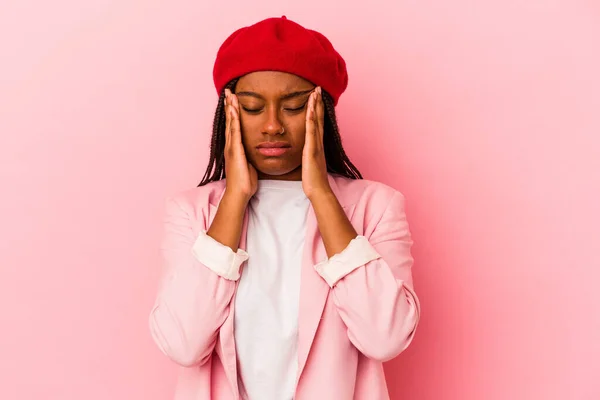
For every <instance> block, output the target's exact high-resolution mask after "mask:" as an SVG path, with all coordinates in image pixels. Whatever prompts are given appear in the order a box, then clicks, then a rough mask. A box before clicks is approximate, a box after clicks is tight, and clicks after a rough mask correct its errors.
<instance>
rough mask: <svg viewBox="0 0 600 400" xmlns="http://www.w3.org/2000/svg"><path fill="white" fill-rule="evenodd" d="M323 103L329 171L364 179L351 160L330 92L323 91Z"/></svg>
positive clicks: (324, 136) (324, 144)
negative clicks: (343, 144)
mask: <svg viewBox="0 0 600 400" xmlns="http://www.w3.org/2000/svg"><path fill="white" fill-rule="evenodd" d="M322 93H323V105H324V107H325V116H324V124H325V126H324V130H325V132H324V134H323V147H324V149H325V160H326V162H327V171H328V172H332V173H336V174H339V175H343V176H345V177H347V178H351V179H362V178H363V177H362V174H361V173H360V171H359V170H358V168H356V166H355V165H354V164H353V163H352V161H350V158H348V155H347V154H346V151H344V146H342V137H341V135H340V131H339V128H338V124H337V117H336V114H335V106H334V105H333V98H332V97H331V95H330V94H329V93H327V92H326V91H323V92H322Z"/></svg>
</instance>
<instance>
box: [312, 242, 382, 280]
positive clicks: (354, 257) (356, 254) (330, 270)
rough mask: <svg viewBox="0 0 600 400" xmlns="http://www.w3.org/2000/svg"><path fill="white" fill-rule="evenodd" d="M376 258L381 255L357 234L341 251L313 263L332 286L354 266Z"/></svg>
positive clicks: (356, 266) (353, 268) (352, 269)
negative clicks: (315, 263)
mask: <svg viewBox="0 0 600 400" xmlns="http://www.w3.org/2000/svg"><path fill="white" fill-rule="evenodd" d="M378 258H381V256H380V255H379V254H378V253H377V251H376V250H375V248H374V247H373V246H372V245H371V243H369V240H368V239H367V238H366V237H364V236H361V235H358V236H357V237H356V238H354V239H352V240H351V241H350V243H348V246H346V248H345V249H344V250H342V252H340V253H338V254H335V255H334V256H332V257H330V258H329V259H327V260H325V261H322V262H320V263H318V264H317V265H315V270H316V271H317V273H318V274H319V275H321V277H322V278H323V279H325V281H326V282H327V284H328V285H329V287H334V286H335V284H336V283H337V282H338V281H339V280H340V279H342V278H343V277H345V276H346V275H348V274H349V273H350V272H352V271H354V270H355V269H356V268H358V267H361V266H363V265H365V264H367V263H368V262H370V261H373V260H376V259H378Z"/></svg>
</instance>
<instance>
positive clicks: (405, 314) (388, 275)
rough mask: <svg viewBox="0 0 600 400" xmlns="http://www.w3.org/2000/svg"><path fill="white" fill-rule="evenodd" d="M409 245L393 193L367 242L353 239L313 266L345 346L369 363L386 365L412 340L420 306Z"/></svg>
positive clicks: (362, 238) (401, 199) (401, 200)
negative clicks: (333, 309) (335, 311)
mask: <svg viewBox="0 0 600 400" xmlns="http://www.w3.org/2000/svg"><path fill="white" fill-rule="evenodd" d="M412 243H413V242H412V239H411V234H410V231H409V227H408V223H407V219H406V215H405V211H404V196H403V195H402V194H401V193H399V192H395V193H394V195H393V196H392V199H391V201H390V203H389V204H388V206H387V207H386V210H385V211H384V213H383V215H382V217H381V219H380V221H379V222H378V223H377V225H376V226H375V228H374V230H373V232H372V233H371V234H370V235H369V237H368V238H367V237H365V236H361V235H359V236H357V237H356V238H355V239H353V240H352V241H351V242H350V244H349V245H348V246H347V247H346V248H345V249H344V250H343V251H342V252H341V253H339V254H336V255H334V256H332V257H331V258H329V259H328V260H326V261H324V262H322V263H319V264H317V265H316V266H315V269H316V271H317V272H318V273H319V274H320V275H321V277H322V278H323V279H324V280H325V281H326V282H327V283H328V284H329V286H330V287H331V290H332V295H333V300H334V303H335V305H336V307H337V309H338V312H339V314H340V317H341V318H342V320H343V321H344V324H345V325H346V327H347V329H348V330H347V333H348V337H349V339H350V341H351V342H352V343H353V344H354V346H355V347H356V348H357V349H358V350H359V351H360V352H361V353H363V354H364V355H365V356H367V357H369V358H372V359H375V360H379V361H388V360H390V359H392V358H394V357H396V356H397V355H398V354H400V353H401V352H402V351H404V350H405V349H406V348H407V347H408V345H409V344H410V343H411V341H412V339H413V337H414V334H415V330H416V327H417V324H418V322H419V317H420V304H419V299H418V298H417V295H416V293H415V291H414V289H413V279H412V272H411V271H412V266H413V257H412V256H411V246H412Z"/></svg>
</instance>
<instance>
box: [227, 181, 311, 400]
mask: <svg viewBox="0 0 600 400" xmlns="http://www.w3.org/2000/svg"><path fill="white" fill-rule="evenodd" d="M309 206H310V202H309V200H308V199H307V197H306V196H305V194H304V191H303V189H302V182H301V181H275V180H259V181H258V190H257V192H256V194H255V195H254V197H253V198H252V199H251V200H250V203H249V205H248V212H249V215H248V216H249V219H248V233H247V250H246V251H247V253H248V254H250V257H249V259H248V262H247V265H246V266H245V267H244V268H243V269H242V275H241V278H240V283H239V286H238V289H237V294H236V297H235V319H234V321H235V325H234V336H235V343H236V352H237V357H238V363H239V381H240V392H241V394H242V398H243V399H248V400H292V399H293V397H294V388H295V382H296V374H297V368H298V357H297V345H298V307H299V299H300V272H301V266H302V252H303V247H304V238H305V234H306V217H307V213H308V209H309Z"/></svg>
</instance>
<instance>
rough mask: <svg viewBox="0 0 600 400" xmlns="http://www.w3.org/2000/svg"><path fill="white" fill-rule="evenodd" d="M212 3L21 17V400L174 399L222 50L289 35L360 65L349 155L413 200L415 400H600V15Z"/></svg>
mask: <svg viewBox="0 0 600 400" xmlns="http://www.w3.org/2000/svg"><path fill="white" fill-rule="evenodd" d="M203 3H205V2H202V1H184V0H173V1H168V2H167V1H132V0H128V1H116V0H113V1H109V0H105V1H100V0H86V1H83V2H82V1H75V0H56V1H53V2H42V1H37V2H33V1H11V2H8V1H7V2H2V5H1V6H0V163H1V164H0V167H1V168H0V180H1V183H2V195H1V196H0V221H1V223H0V267H1V272H2V273H1V276H0V307H1V314H0V317H1V324H2V325H1V330H0V398H1V399H6V400H13V399H18V400H21V399H23V400H33V399H36V400H37V399H49V400H55V399H56V400H59V399H60V400H83V399H85V400H106V399H144V400H163V399H169V398H171V393H172V390H173V384H174V379H175V373H176V367H175V366H174V365H173V364H172V363H170V362H169V361H168V360H167V359H166V358H165V357H164V356H163V355H162V354H160V352H159V351H158V349H157V348H156V347H155V346H154V344H153V343H152V342H151V339H150V334H149V331H148V322H147V321H148V319H147V318H148V312H149V311H150V307H151V304H152V301H153V299H154V294H155V289H156V287H155V285H156V281H157V278H158V273H159V271H158V257H157V256H158V253H157V245H158V243H157V241H158V238H159V235H160V233H161V231H160V229H161V226H160V221H161V213H162V205H163V198H164V196H166V195H167V194H170V193H172V192H174V191H177V190H180V189H183V188H187V187H190V186H195V185H196V184H197V182H198V181H199V180H200V178H201V176H202V174H203V172H204V168H205V165H206V161H207V156H208V141H209V135H210V131H211V122H212V115H213V110H214V107H215V105H216V93H215V91H214V88H213V86H212V80H211V79H212V76H211V72H212V63H213V60H214V54H215V53H216V50H217V47H218V46H219V44H220V43H221V41H222V40H224V39H225V37H226V36H227V35H228V34H229V33H230V32H231V31H233V30H234V29H237V28H238V27H240V26H242V25H247V24H249V23H252V22H255V21H257V20H260V19H262V18H266V17H270V16H280V15H282V14H286V15H287V16H288V18H290V19H292V20H295V21H297V22H300V23H302V24H304V25H306V26H307V27H310V28H314V29H317V30H320V31H321V32H323V33H324V34H325V35H327V36H328V37H329V38H330V39H331V40H332V42H333V43H334V45H335V46H336V47H337V48H338V50H339V51H340V52H341V53H342V54H343V56H344V57H345V58H346V61H347V63H348V67H349V74H350V85H349V88H348V91H347V92H346V94H345V95H344V96H343V97H342V98H341V100H340V104H339V107H338V113H339V118H340V123H341V129H342V133H343V137H344V143H345V146H346V149H347V152H348V153H349V154H350V156H351V158H352V159H353V160H354V161H355V163H356V164H357V165H358V167H359V168H360V169H361V170H362V172H363V173H364V175H365V176H366V177H367V178H369V179H375V180H380V181H383V182H385V183H388V184H390V185H393V186H395V187H396V188H398V189H400V190H401V191H402V192H403V193H404V194H405V195H406V197H407V201H408V203H407V207H408V209H407V211H408V215H409V218H410V222H411V226H412V230H413V234H414V238H415V241H416V244H415V247H414V255H415V258H416V264H415V268H414V274H415V283H416V289H417V291H418V293H419V294H420V297H421V301H422V307H423V317H422V323H421V325H420V328H419V331H418V333H417V336H416V339H415V341H414V342H413V345H412V346H411V347H410V348H409V349H408V350H407V351H406V352H405V353H403V354H402V355H401V356H400V357H398V358H397V359H396V360H394V361H393V362H391V363H389V364H388V365H387V368H386V371H387V375H388V381H389V385H390V390H391V393H392V399H394V400H398V399H400V400H403V399H409V400H459V399H460V400H481V399H484V400H506V399H511V400H512V399H514V400H526V399H527V400H529V399H544V400H554V399H556V400H559V399H560V400H566V399H568V400H597V399H600V382H599V379H598V377H599V376H600V375H599V373H600V372H599V371H600V344H599V343H600V311H599V309H600V291H599V290H598V286H599V285H598V280H600V272H599V271H600V251H599V247H600V246H599V242H600V241H599V239H600V229H599V226H600V211H599V208H600V207H599V206H600V201H599V199H598V197H599V196H600V150H599V148H600V116H599V114H600V78H599V71H600V6H599V5H598V3H597V2H593V1H572V0H562V1H558V0H538V1H526V2H523V1H516V0H512V1H506V0H504V1H500V0H497V1H485V2H473V1H467V0H456V1H452V2H448V1H426V2H422V1H421V2H416V1H408V0H403V1H389V0H372V1H369V2H368V4H362V3H355V4H354V5H351V3H350V2H344V3H342V2H335V3H334V2H323V1H322V0H305V1H296V2H289V4H285V3H286V2H281V1H270V0H269V1H259V2H247V1H244V2H242V1H237V0H232V1H229V2H211V4H208V5H206V4H203ZM392 3H394V4H395V5H392ZM342 4H345V5H344V6H342Z"/></svg>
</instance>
